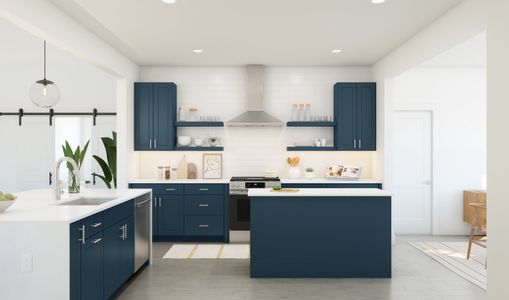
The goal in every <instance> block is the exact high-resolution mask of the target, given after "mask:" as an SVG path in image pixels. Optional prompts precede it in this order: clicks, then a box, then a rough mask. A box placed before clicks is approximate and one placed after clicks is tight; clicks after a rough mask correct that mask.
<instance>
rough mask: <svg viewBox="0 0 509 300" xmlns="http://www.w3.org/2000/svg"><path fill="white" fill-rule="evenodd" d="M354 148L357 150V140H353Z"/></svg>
mask: <svg viewBox="0 0 509 300" xmlns="http://www.w3.org/2000/svg"><path fill="white" fill-rule="evenodd" d="M353 148H354V149H357V140H356V139H353Z"/></svg>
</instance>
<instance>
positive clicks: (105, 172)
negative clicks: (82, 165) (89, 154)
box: [93, 155, 113, 182]
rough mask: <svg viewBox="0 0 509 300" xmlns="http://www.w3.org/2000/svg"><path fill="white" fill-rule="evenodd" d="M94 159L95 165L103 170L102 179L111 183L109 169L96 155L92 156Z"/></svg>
mask: <svg viewBox="0 0 509 300" xmlns="http://www.w3.org/2000/svg"><path fill="white" fill-rule="evenodd" d="M93 157H94V159H95V160H96V161H97V163H98V164H99V166H100V167H101V169H102V170H103V174H104V178H105V179H106V180H107V181H108V182H111V180H112V179H113V178H112V175H111V171H110V167H109V166H108V164H107V163H106V162H105V161H104V160H103V159H102V158H100V157H99V156H97V155H94V156H93Z"/></svg>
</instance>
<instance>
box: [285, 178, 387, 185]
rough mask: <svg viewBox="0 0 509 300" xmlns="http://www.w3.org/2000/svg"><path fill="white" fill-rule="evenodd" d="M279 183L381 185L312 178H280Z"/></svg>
mask: <svg viewBox="0 0 509 300" xmlns="http://www.w3.org/2000/svg"><path fill="white" fill-rule="evenodd" d="M281 183H319V184H324V183H325V184H327V183H329V184H334V183H352V184H356V183H376V184H379V183H382V182H381V181H380V180H375V179H344V178H342V179H326V178H313V179H304V178H302V179H286V178H281Z"/></svg>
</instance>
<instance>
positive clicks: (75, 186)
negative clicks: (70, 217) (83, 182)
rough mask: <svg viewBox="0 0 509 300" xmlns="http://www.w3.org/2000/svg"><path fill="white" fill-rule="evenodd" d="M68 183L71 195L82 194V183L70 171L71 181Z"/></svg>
mask: <svg viewBox="0 0 509 300" xmlns="http://www.w3.org/2000/svg"><path fill="white" fill-rule="evenodd" d="M78 172H79V170H78ZM67 183H68V188H69V193H70V194H78V193H79V192H80V182H79V181H78V178H76V175H75V174H74V172H71V171H69V180H68V181H67Z"/></svg>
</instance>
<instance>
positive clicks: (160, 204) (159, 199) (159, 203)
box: [159, 197, 161, 207]
mask: <svg viewBox="0 0 509 300" xmlns="http://www.w3.org/2000/svg"><path fill="white" fill-rule="evenodd" d="M159 207H161V197H159Z"/></svg>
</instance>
